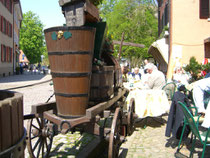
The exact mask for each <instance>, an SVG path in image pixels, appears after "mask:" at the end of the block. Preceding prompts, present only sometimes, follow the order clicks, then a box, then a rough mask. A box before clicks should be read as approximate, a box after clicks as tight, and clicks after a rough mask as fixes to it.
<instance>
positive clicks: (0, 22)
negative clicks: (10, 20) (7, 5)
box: [0, 15, 2, 31]
mask: <svg viewBox="0 0 210 158" xmlns="http://www.w3.org/2000/svg"><path fill="white" fill-rule="evenodd" d="M1 24H2V21H1V15H0V31H1Z"/></svg>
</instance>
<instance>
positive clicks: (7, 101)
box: [0, 91, 24, 158]
mask: <svg viewBox="0 0 210 158" xmlns="http://www.w3.org/2000/svg"><path fill="white" fill-rule="evenodd" d="M23 136H24V126H23V96H22V94H20V93H16V92H9V91H0V157H3V158H4V157H8V155H10V153H11V152H13V156H14V157H15V158H17V157H18V158H23V157H24V148H23V147H22V148H21V147H20V148H19V149H16V150H19V152H18V153H17V151H14V150H15V148H16V147H17V145H18V144H19V142H20V140H21V139H22V138H23ZM22 143H23V142H22ZM14 146H15V147H14ZM10 148H12V149H13V150H10ZM6 151H7V152H6ZM14 152H15V154H14ZM3 153H4V154H3Z"/></svg>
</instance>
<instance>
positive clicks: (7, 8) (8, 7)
mask: <svg viewBox="0 0 210 158" xmlns="http://www.w3.org/2000/svg"><path fill="white" fill-rule="evenodd" d="M7 9H8V10H9V0H7Z"/></svg>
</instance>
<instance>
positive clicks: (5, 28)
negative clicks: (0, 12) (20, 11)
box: [2, 18, 7, 34]
mask: <svg viewBox="0 0 210 158" xmlns="http://www.w3.org/2000/svg"><path fill="white" fill-rule="evenodd" d="M6 31H7V21H6V19H5V18H3V28H2V32H3V33H5V34H6V33H7V32H6Z"/></svg>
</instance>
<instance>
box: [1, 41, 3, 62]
mask: <svg viewBox="0 0 210 158" xmlns="http://www.w3.org/2000/svg"><path fill="white" fill-rule="evenodd" d="M3 59H4V58H3V45H1V62H3V61H4V60H3Z"/></svg>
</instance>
